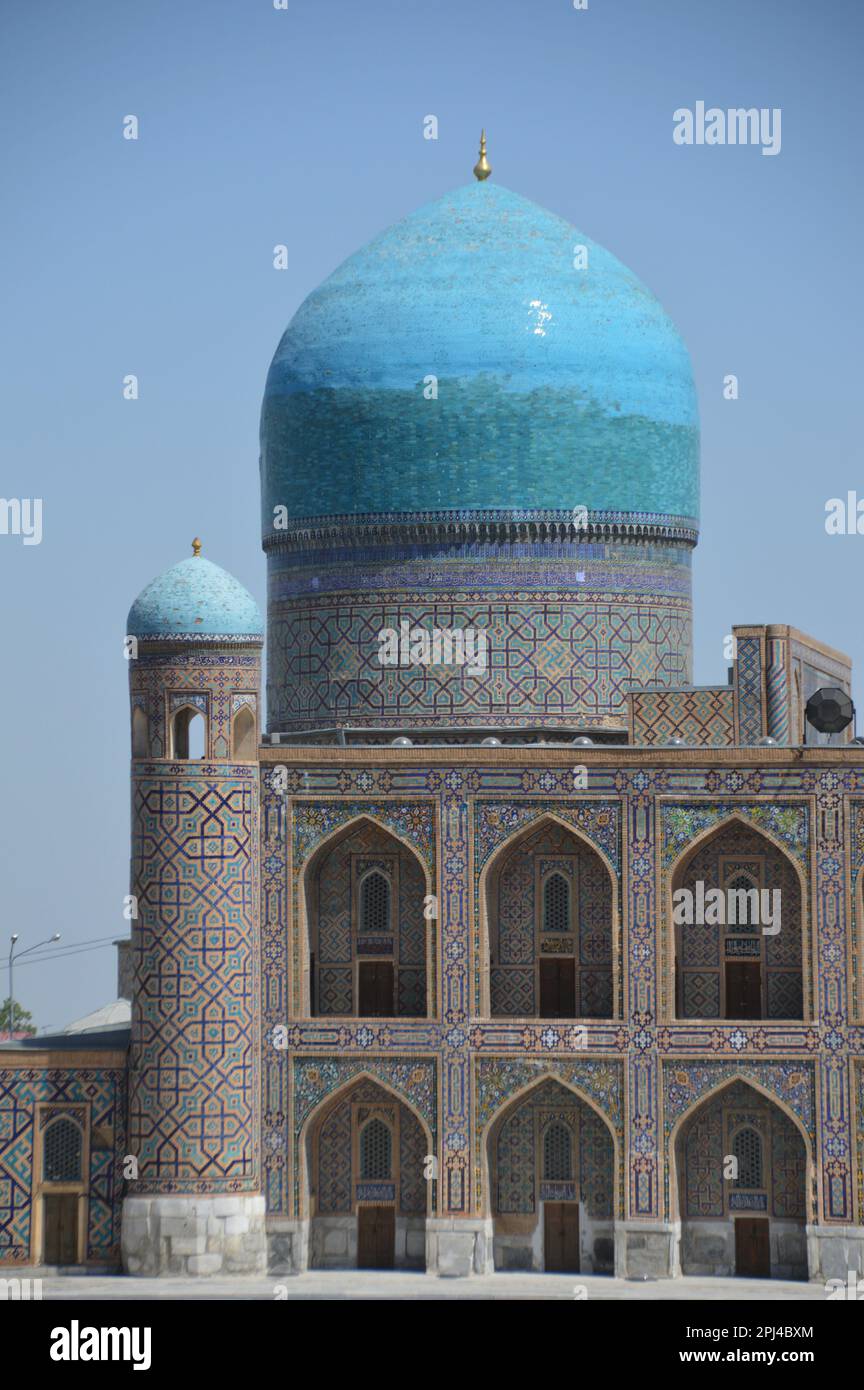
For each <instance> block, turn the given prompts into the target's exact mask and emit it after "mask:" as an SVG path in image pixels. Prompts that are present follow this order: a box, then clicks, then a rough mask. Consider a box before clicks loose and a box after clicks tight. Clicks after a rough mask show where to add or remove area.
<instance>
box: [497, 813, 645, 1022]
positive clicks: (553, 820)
mask: <svg viewBox="0 0 864 1390" xmlns="http://www.w3.org/2000/svg"><path fill="white" fill-rule="evenodd" d="M546 825H552V826H556V827H557V828H558V829H561V830H564V831H566V832H567V833H568V834H569V835H572V836H573V838H574V839H575V840H577V841H578V842H579V843H580V844H581V845H583V846H584V847H585V848H586V849H587V850H590V851H592V852H593V853H594V854H596V855H597V858H598V859H599V860H600V862H601V864H602V865H603V867H604V869H605V870H606V873H607V875H608V877H609V883H610V887H611V892H612V905H611V910H610V916H611V921H610V932H611V940H612V1013H611V1014H610V1018H612V1019H617V1018H619V1017H620V1008H619V987H620V972H621V959H622V956H623V936H622V932H621V922H620V909H619V897H620V894H619V889H618V875H617V874H616V872H615V868H614V866H613V864H612V862H611V860H610V859H609V857H608V855H606V854H605V853H604V851H603V850H602V849H600V847H599V846H598V845H595V843H594V841H593V840H591V839H589V837H588V836H587V835H586V834H585V832H584V831H583V830H581V829H580V828H579V827H578V826H575V825H571V824H570V822H569V821H567V820H564V818H563V817H562V816H559V815H557V814H556V813H555V812H554V811H540V812H538V814H537V815H536V816H533V817H532V818H531V820H529V821H528V822H527V824H525V825H520V826H519V828H518V829H517V830H514V831H512V832H511V834H510V835H508V836H507V837H506V838H505V839H504V840H502V841H501V843H500V844H499V845H497V846H496V848H495V849H494V850H493V851H492V853H491V854H490V856H489V858H488V860H487V861H486V863H485V864H484V865H483V868H482V870H481V871H480V878H479V881H478V885H477V908H478V912H479V919H480V920H479V930H478V933H477V958H476V959H475V960H474V961H473V962H472V969H471V978H472V980H473V981H474V997H475V998H476V997H477V995H478V993H479V1000H480V1012H479V1015H478V1017H480V1018H482V1019H491V1018H492V1017H493V1014H492V998H491V980H490V974H491V970H490V959H491V950H492V927H491V922H490V911H489V893H490V889H491V887H492V886H493V885H494V883H495V881H496V878H497V875H498V873H499V872H500V867H501V865H502V864H503V862H504V860H505V859H506V858H507V856H508V855H509V854H511V853H512V852H513V850H514V849H515V848H516V847H517V846H518V845H519V844H520V843H521V842H522V841H523V840H526V839H530V837H531V836H532V835H536V833H537V831H538V830H541V829H543V827H544V826H546ZM478 975H479V981H478ZM478 983H479V990H478ZM508 1017H509V1016H508ZM513 1021H518V1020H517V1019H516V1016H515V1015H514V1016H513Z"/></svg>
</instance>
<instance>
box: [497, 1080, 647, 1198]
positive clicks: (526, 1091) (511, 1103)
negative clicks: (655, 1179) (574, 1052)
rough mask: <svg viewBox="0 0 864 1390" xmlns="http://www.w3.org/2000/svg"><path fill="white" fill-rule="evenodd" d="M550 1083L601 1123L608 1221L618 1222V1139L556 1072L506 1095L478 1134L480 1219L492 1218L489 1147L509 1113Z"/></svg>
mask: <svg viewBox="0 0 864 1390" xmlns="http://www.w3.org/2000/svg"><path fill="white" fill-rule="evenodd" d="M550 1081H554V1082H557V1084H558V1085H559V1086H561V1087H562V1088H563V1089H564V1090H565V1091H570V1092H571V1093H572V1095H574V1096H575V1097H576V1099H577V1100H579V1101H581V1102H582V1104H583V1105H585V1106H587V1107H588V1109H589V1110H591V1111H593V1113H594V1114H595V1115H596V1116H597V1118H598V1119H599V1120H601V1121H602V1123H603V1125H604V1127H605V1129H606V1131H607V1133H608V1135H609V1139H610V1141H611V1144H612V1219H613V1221H620V1220H621V1219H622V1216H623V1212H622V1210H621V1145H620V1141H619V1138H620V1137H619V1135H618V1133H617V1131H616V1129H615V1126H614V1125H613V1124H612V1121H611V1120H610V1119H609V1116H608V1115H607V1114H606V1113H605V1111H603V1110H602V1109H601V1108H600V1106H599V1105H598V1103H597V1101H596V1100H594V1099H593V1098H592V1097H591V1096H590V1095H589V1094H588V1092H587V1091H584V1090H583V1089H582V1088H581V1086H578V1085H576V1083H575V1082H573V1081H569V1080H568V1079H567V1078H565V1077H563V1076H559V1075H558V1073H557V1072H553V1071H549V1072H541V1073H540V1075H539V1076H533V1077H532V1078H531V1080H530V1081H527V1082H526V1083H525V1084H524V1085H523V1086H519V1087H517V1088H516V1090H515V1091H512V1092H511V1093H510V1095H509V1096H507V1097H506V1099H504V1100H502V1102H501V1104H500V1105H498V1106H497V1107H496V1109H495V1110H494V1111H493V1112H492V1114H491V1115H490V1116H489V1118H488V1120H487V1121H486V1123H485V1125H483V1126H482V1128H481V1129H480V1131H479V1133H478V1136H477V1143H478V1149H479V1160H480V1194H479V1196H480V1201H481V1205H482V1215H483V1216H485V1217H491V1216H492V1215H493V1214H494V1203H493V1200H492V1197H493V1194H492V1184H491V1165H490V1162H489V1158H490V1150H491V1147H492V1144H493V1143H494V1142H495V1141H496V1140H497V1137H498V1131H499V1129H500V1127H501V1124H502V1123H503V1121H504V1120H506V1118H507V1117H508V1115H509V1114H510V1113H511V1112H512V1111H514V1110H516V1109H517V1107H518V1106H519V1105H521V1104H522V1102H523V1101H524V1100H526V1099H527V1098H528V1096H529V1095H530V1094H531V1092H532V1091H535V1090H537V1089H539V1088H540V1087H542V1086H545V1085H546V1084H547V1083H548V1082H550Z"/></svg>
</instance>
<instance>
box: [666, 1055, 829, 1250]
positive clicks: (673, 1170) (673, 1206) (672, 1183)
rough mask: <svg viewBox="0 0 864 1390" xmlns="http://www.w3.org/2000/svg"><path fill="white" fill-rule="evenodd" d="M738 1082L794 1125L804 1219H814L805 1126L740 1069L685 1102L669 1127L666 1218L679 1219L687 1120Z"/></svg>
mask: <svg viewBox="0 0 864 1390" xmlns="http://www.w3.org/2000/svg"><path fill="white" fill-rule="evenodd" d="M738 1083H740V1084H743V1085H745V1086H749V1087H750V1089H751V1090H752V1091H754V1092H755V1093H756V1094H757V1095H760V1096H762V1097H763V1099H764V1100H767V1101H768V1102H769V1104H771V1105H774V1106H776V1107H777V1109H778V1110H779V1111H780V1113H781V1114H783V1115H785V1117H786V1119H787V1120H789V1121H791V1123H792V1124H793V1125H794V1126H795V1128H796V1130H797V1131H798V1134H799V1135H800V1137H801V1140H802V1142H803V1144H804V1154H805V1160H806V1171H805V1179H804V1200H805V1207H806V1220H807V1222H808V1224H809V1223H811V1222H815V1221H818V1220H819V1216H818V1202H817V1201H815V1200H814V1186H815V1184H814V1181H813V1177H814V1174H815V1167H814V1154H813V1143H812V1140H811V1138H810V1135H809V1133H808V1132H807V1128H806V1126H805V1125H804V1124H803V1123H802V1121H801V1120H800V1118H799V1117H798V1116H797V1115H796V1114H795V1111H794V1110H793V1109H792V1107H791V1106H790V1105H789V1104H788V1103H787V1102H786V1101H784V1100H783V1099H782V1097H780V1096H778V1095H777V1093H776V1091H772V1090H770V1088H769V1087H767V1086H765V1085H764V1084H763V1083H762V1082H761V1081H759V1080H757V1079H756V1078H755V1077H753V1076H748V1075H747V1074H746V1072H744V1071H741V1070H738V1071H735V1072H733V1073H732V1075H731V1076H725V1077H724V1078H723V1079H722V1081H718V1082H717V1083H716V1084H715V1085H713V1086H710V1087H709V1088H708V1090H707V1091H704V1092H703V1093H702V1095H700V1096H696V1097H695V1098H694V1100H693V1102H692V1104H691V1105H688V1107H687V1109H686V1110H684V1111H682V1113H681V1114H680V1115H679V1116H678V1118H677V1120H676V1121H675V1123H674V1124H673V1125H672V1127H671V1129H670V1130H669V1137H668V1140H667V1149H666V1161H667V1163H668V1165H669V1206H670V1211H669V1217H670V1220H672V1221H679V1222H680V1220H681V1201H680V1193H681V1186H680V1179H681V1173H680V1171H679V1163H678V1153H679V1139H680V1137H681V1134H682V1132H683V1130H684V1128H685V1126H686V1125H687V1123H688V1121H689V1120H691V1119H692V1118H693V1117H694V1116H695V1115H696V1113H697V1112H698V1111H699V1110H700V1109H701V1108H702V1107H703V1106H705V1105H707V1104H709V1103H710V1102H711V1101H712V1100H715V1099H716V1098H717V1097H718V1096H719V1095H720V1094H721V1092H723V1091H726V1090H728V1089H729V1088H730V1087H731V1086H734V1085H736V1084H738Z"/></svg>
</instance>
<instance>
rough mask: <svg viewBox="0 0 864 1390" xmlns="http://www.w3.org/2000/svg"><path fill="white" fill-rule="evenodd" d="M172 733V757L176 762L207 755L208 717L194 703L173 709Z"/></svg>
mask: <svg viewBox="0 0 864 1390" xmlns="http://www.w3.org/2000/svg"><path fill="white" fill-rule="evenodd" d="M198 721H200V723H199V722H198ZM170 735H171V742H170V757H171V758H172V759H173V760H174V761H175V762H185V761H187V760H190V761H194V760H197V759H199V758H206V757H207V718H206V715H204V714H203V713H202V712H201V710H200V709H196V708H195V706H194V705H180V707H179V708H178V709H175V710H173V711H172V714H171V724H170ZM199 747H200V748H201V751H200V752H199V751H197V750H198V748H199Z"/></svg>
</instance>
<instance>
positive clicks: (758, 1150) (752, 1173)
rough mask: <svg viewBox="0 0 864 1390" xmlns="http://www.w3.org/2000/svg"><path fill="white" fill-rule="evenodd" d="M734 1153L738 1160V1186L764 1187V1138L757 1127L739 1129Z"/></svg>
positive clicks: (751, 1188)
mask: <svg viewBox="0 0 864 1390" xmlns="http://www.w3.org/2000/svg"><path fill="white" fill-rule="evenodd" d="M732 1154H733V1157H734V1158H737V1160H738V1176H737V1178H736V1179H735V1186H736V1187H743V1188H745V1189H746V1190H747V1191H752V1190H753V1189H754V1188H761V1187H762V1185H763V1184H762V1140H761V1139H760V1137H759V1135H758V1134H757V1133H756V1130H755V1129H751V1128H750V1126H749V1125H748V1126H746V1127H745V1128H744V1129H739V1130H738V1133H737V1134H736V1135H735V1138H734V1139H733V1140H732Z"/></svg>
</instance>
